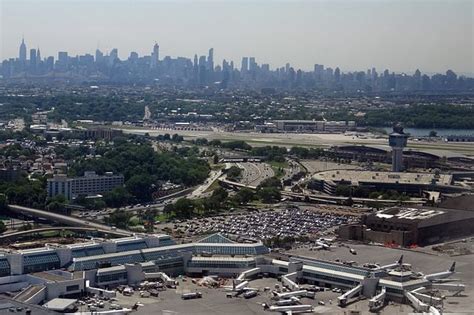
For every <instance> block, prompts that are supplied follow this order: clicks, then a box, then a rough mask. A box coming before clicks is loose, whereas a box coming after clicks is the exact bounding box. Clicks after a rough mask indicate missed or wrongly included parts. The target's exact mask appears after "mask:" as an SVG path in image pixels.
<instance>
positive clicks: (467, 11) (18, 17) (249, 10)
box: [0, 0, 474, 74]
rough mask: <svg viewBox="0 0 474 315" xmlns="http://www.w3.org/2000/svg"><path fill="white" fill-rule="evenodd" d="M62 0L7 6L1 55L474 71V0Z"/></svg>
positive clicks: (23, 0)
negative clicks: (21, 51) (31, 52)
mask: <svg viewBox="0 0 474 315" xmlns="http://www.w3.org/2000/svg"><path fill="white" fill-rule="evenodd" d="M269 2H270V1H228V2H226V3H221V2H218V1H183V0H182V1H173V2H172V1H144V0H138V1H106V0H103V1H59V0H46V1H34V0H19V1H9V0H0V3H1V5H0V10H1V11H0V14H1V15H0V19H1V38H2V39H1V42H0V44H1V50H0V53H1V58H0V59H5V58H13V57H17V56H18V47H19V44H20V42H21V39H22V37H23V36H24V38H25V42H26V44H27V46H28V49H29V48H37V47H39V48H40V49H41V53H42V56H49V55H53V56H55V57H57V52H58V51H68V52H69V54H70V55H76V54H85V53H92V54H93V53H94V51H95V49H96V48H100V49H101V50H102V51H104V52H107V51H108V52H110V50H112V49H113V48H118V52H119V57H120V58H121V59H126V58H128V56H129V54H130V52H131V51H136V52H138V53H139V55H140V56H142V55H149V54H150V53H151V51H152V48H153V44H154V43H155V42H157V43H158V44H159V45H160V55H161V56H163V57H164V56H166V55H170V56H173V57H175V56H185V57H188V58H192V56H194V54H198V55H203V54H206V53H207V50H208V49H209V48H210V47H213V48H214V49H215V60H216V64H219V63H220V62H221V60H222V59H227V60H233V61H234V62H235V63H236V65H240V61H241V58H242V56H255V57H256V59H257V61H258V62H267V63H270V66H271V67H272V68H275V67H281V66H283V65H284V64H285V63H287V62H290V63H291V65H292V66H293V67H295V69H298V68H301V69H304V70H311V69H312V68H313V65H314V64H315V63H319V64H324V65H328V66H333V67H336V66H339V67H340V68H341V70H364V69H368V68H371V67H376V68H377V69H385V68H388V69H390V70H393V71H396V72H408V73H412V72H414V71H415V70H416V69H420V70H421V71H422V72H428V73H430V72H431V73H433V72H441V73H444V72H445V71H446V70H447V69H452V70H454V71H455V72H457V73H458V74H463V73H464V74H472V73H474V60H473V56H474V51H473V50H474V49H473V45H474V44H473V10H474V4H473V1H272V2H271V4H269Z"/></svg>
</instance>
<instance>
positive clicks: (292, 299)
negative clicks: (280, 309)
mask: <svg viewBox="0 0 474 315" xmlns="http://www.w3.org/2000/svg"><path fill="white" fill-rule="evenodd" d="M299 303H300V299H298V298H297V297H296V296H292V297H290V298H289V299H285V300H279V301H276V302H275V304H276V305H277V306H288V305H296V304H299Z"/></svg>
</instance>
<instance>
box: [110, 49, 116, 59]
mask: <svg viewBox="0 0 474 315" xmlns="http://www.w3.org/2000/svg"><path fill="white" fill-rule="evenodd" d="M110 59H112V60H114V61H115V59H118V49H117V48H114V49H112V51H111V52H110Z"/></svg>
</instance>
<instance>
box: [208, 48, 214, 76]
mask: <svg viewBox="0 0 474 315" xmlns="http://www.w3.org/2000/svg"><path fill="white" fill-rule="evenodd" d="M207 66H208V68H209V70H210V71H211V72H212V71H214V48H211V49H209V54H208V56H207Z"/></svg>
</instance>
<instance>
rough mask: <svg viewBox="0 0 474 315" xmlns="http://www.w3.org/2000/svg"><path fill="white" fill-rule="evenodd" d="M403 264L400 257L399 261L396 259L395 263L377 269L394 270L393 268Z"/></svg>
mask: <svg viewBox="0 0 474 315" xmlns="http://www.w3.org/2000/svg"><path fill="white" fill-rule="evenodd" d="M402 264H403V255H402V256H400V259H398V260H397V261H396V262H394V263H393V264H388V265H385V266H382V267H380V268H378V269H392V268H395V267H399V266H401V265H402Z"/></svg>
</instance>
